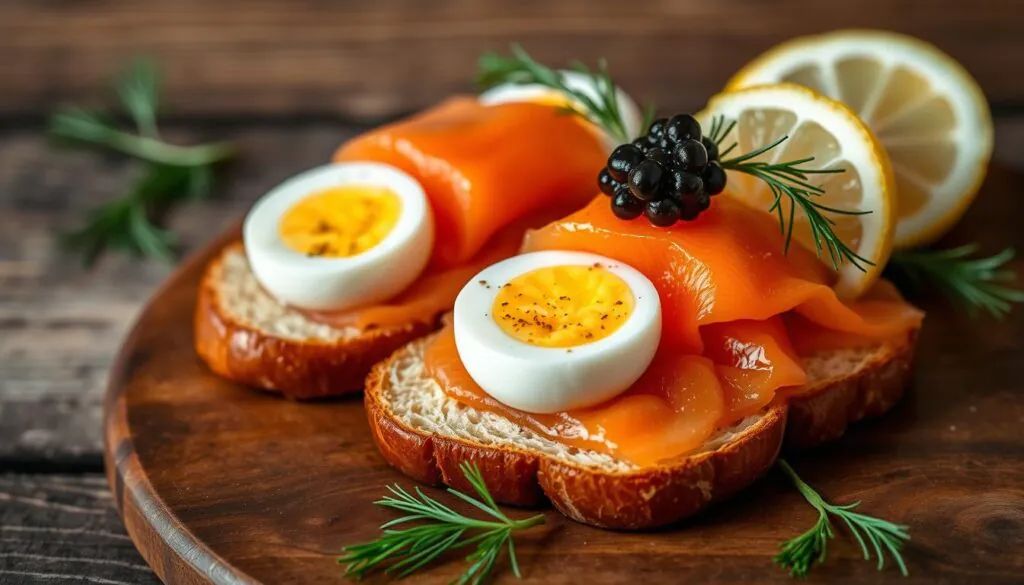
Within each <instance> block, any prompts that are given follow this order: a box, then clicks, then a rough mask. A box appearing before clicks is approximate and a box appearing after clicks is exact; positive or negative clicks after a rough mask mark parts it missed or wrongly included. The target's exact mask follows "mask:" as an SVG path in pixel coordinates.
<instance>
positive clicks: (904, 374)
mask: <svg viewBox="0 0 1024 585" xmlns="http://www.w3.org/2000/svg"><path fill="white" fill-rule="evenodd" d="M917 336H918V330H916V329H915V330H913V331H911V332H910V333H909V334H908V336H907V338H906V340H905V341H904V342H902V343H895V344H890V345H886V346H885V347H883V348H882V349H881V350H880V351H878V352H876V353H875V355H874V356H872V358H871V361H870V362H869V364H868V365H867V366H865V367H862V368H860V369H858V370H856V371H854V372H850V373H848V374H847V375H845V376H843V377H841V378H838V379H831V380H829V381H828V382H827V383H824V384H820V385H819V386H817V387H815V388H812V389H811V390H810V391H808V392H805V393H802V394H800V395H798V396H793V397H792V398H790V399H789V422H788V424H787V425H786V439H785V447H786V449H787V450H799V449H807V448H810V447H814V446H817V445H820V444H822V443H825V442H828V441H832V440H834V439H838V438H839V437H841V436H842V435H843V434H844V433H845V432H846V429H847V427H849V426H850V425H851V424H853V423H855V422H857V421H859V420H861V419H863V418H865V417H869V416H878V415H880V414H882V413H884V412H885V411H887V410H889V409H890V408H892V407H893V406H894V405H895V404H896V403H897V402H898V401H899V399H900V398H902V397H903V393H904V391H905V390H906V388H907V386H909V385H910V382H911V378H912V377H913V369H914V368H913V366H914V353H915V349H916V348H917Z"/></svg>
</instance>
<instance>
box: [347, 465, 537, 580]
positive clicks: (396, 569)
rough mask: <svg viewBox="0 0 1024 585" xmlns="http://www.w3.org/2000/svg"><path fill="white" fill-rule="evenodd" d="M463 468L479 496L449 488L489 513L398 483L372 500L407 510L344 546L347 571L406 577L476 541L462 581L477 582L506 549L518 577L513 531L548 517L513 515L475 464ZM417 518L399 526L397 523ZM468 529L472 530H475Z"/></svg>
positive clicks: (484, 577) (461, 498) (533, 524)
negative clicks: (474, 512)
mask: <svg viewBox="0 0 1024 585" xmlns="http://www.w3.org/2000/svg"><path fill="white" fill-rule="evenodd" d="M459 468H460V469H461V471H462V473H463V475H465V476H466V480H467V481H469V484H470V486H472V488H473V491H475V492H476V495H477V497H473V496H471V495H467V494H464V493H462V492H459V491H457V490H454V489H451V488H449V489H448V493H450V494H452V495H453V496H455V497H456V498H458V499H460V500H462V501H463V502H465V503H467V504H469V505H471V506H473V507H475V508H477V509H479V510H481V511H482V512H484V513H485V514H486V515H487V516H490V518H492V519H493V520H490V519H479V518H472V517H469V516H465V515H463V514H460V513H459V512H456V511H455V510H453V509H452V508H450V507H448V506H445V505H444V504H442V503H441V502H439V501H437V500H435V499H433V498H431V497H430V496H427V495H426V494H424V493H423V492H422V491H421V490H420V489H419V488H416V489H415V495H413V494H410V493H409V492H408V491H406V490H405V489H403V488H402V487H401V486H399V485H397V484H396V485H393V486H389V487H388V491H389V492H390V493H391V495H388V496H385V497H384V498H382V499H380V500H378V501H376V502H374V503H375V504H377V505H378V506H383V507H385V508H392V509H394V510H399V511H401V512H406V513H408V515H407V516H402V517H400V518H396V519H394V520H391V521H389V522H386V523H384V524H383V525H382V526H381V530H382V534H381V536H380V537H378V538H377V539H376V540H372V541H369V542H364V543H361V544H354V545H350V546H346V547H345V549H344V552H345V554H344V555H343V556H342V557H341V558H339V559H338V562H339V563H340V564H344V565H346V568H345V575H346V576H353V577H356V578H362V577H363V576H365V575H367V574H369V573H371V572H373V571H374V570H377V569H382V570H383V571H384V572H385V573H391V574H397V575H398V576H399V577H405V576H407V575H410V574H412V573H414V572H416V571H417V570H419V569H421V568H423V567H424V566H426V565H427V564H429V563H431V562H432V561H434V560H436V559H437V558H438V557H440V556H441V555H442V554H444V553H445V552H447V551H450V550H455V549H459V548H463V547H466V546H470V545H476V548H475V549H474V550H473V552H471V553H469V555H467V556H466V561H467V562H468V563H469V567H467V568H466V570H465V572H464V573H463V574H462V575H461V576H460V577H459V578H458V579H457V580H456V583H459V585H466V584H470V585H479V584H480V583H483V582H484V581H485V580H486V579H487V578H488V576H489V575H490V574H491V572H492V571H493V570H494V565H495V563H496V562H497V560H498V558H499V557H500V556H501V553H502V552H503V551H505V550H507V551H508V558H509V565H510V566H511V567H512V572H513V573H514V574H515V576H516V577H520V572H519V562H518V559H517V558H516V551H515V545H514V544H513V543H512V534H513V533H514V532H518V531H520V530H526V529H528V528H531V527H533V526H537V525H539V524H543V523H544V515H543V514H538V515H536V516H532V517H529V518H524V519H521V520H513V519H512V518H509V517H508V516H507V515H506V514H505V513H504V512H502V511H501V509H500V508H499V507H498V505H497V503H495V501H494V498H493V497H492V496H491V493H490V492H489V491H488V490H487V485H486V484H485V483H484V479H483V475H482V474H481V473H480V469H479V468H478V467H477V466H476V465H475V464H470V463H467V462H463V463H462V464H461V465H460V466H459ZM410 523H415V524H413V525H412V526H409V527H406V528H402V529H399V530H396V529H395V528H394V527H395V526H400V525H407V524H410ZM470 533H473V534H472V535H471V534H470Z"/></svg>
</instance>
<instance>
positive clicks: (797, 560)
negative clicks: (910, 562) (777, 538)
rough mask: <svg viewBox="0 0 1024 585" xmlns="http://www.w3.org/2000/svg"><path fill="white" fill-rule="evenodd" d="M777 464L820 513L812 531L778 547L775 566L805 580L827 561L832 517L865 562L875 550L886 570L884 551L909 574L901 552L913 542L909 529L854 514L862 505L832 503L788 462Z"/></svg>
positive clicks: (880, 565) (879, 564) (858, 503)
mask: <svg viewBox="0 0 1024 585" xmlns="http://www.w3.org/2000/svg"><path fill="white" fill-rule="evenodd" d="M778 465H779V468H780V469H782V471H783V473H785V474H786V476H787V477H789V479H790V480H791V481H792V482H793V484H794V485H796V488H797V490H799V491H800V494H801V495H802V496H803V497H804V499H805V500H807V503H809V504H810V505H811V506H813V507H814V509H815V510H817V511H818V520H817V522H815V523H814V526H812V527H811V528H810V530H808V531H807V532H804V533H803V534H801V535H800V536H797V537H796V538H793V539H791V540H788V541H786V542H784V543H782V544H781V545H780V546H779V553H778V554H777V555H775V557H774V560H775V563H776V564H778V565H779V566H780V567H782V568H784V569H788V570H789V574H790V575H792V576H794V577H804V576H806V575H807V572H808V571H809V570H810V569H811V567H812V566H814V565H815V564H817V563H823V562H825V555H826V551H827V549H828V541H829V540H830V539H832V538H833V537H834V536H835V533H834V531H833V529H832V522H831V520H830V516H831V517H835V518H839V519H840V520H842V521H843V523H844V524H845V525H846V528H847V529H848V530H849V531H850V533H851V534H853V536H854V537H855V538H856V539H857V544H859V545H860V548H861V551H862V552H863V553H864V560H866V561H867V560H870V559H871V556H872V551H874V556H875V557H876V558H877V559H878V565H877V566H878V570H879V571H881V570H882V569H883V568H885V551H888V554H889V556H890V557H892V559H893V560H894V561H895V562H896V565H897V566H898V567H899V569H900V573H902V574H903V576H904V577H906V576H907V575H909V572H908V571H907V565H906V564H905V563H904V562H903V556H902V554H901V553H900V550H901V549H902V547H903V544H904V543H905V542H906V541H908V540H910V535H909V534H907V527H906V526H903V525H900V524H893V523H892V522H889V521H887V520H882V519H881V518H875V517H873V516H868V515H866V514H861V513H859V512H854V511H853V509H854V508H856V507H857V506H859V505H860V502H854V503H852V504H846V505H845V506H837V505H834V504H829V503H828V502H826V501H825V500H824V499H823V498H822V497H821V496H820V495H819V494H818V492H816V491H814V488H812V487H811V486H809V485H807V483H805V482H804V481H803V480H802V479H800V477H799V476H798V475H797V474H796V472H795V471H793V468H792V467H790V466H789V463H787V462H786V461H785V460H783V459H779V461H778ZM865 538H866V539H867V541H868V542H870V543H871V547H872V548H870V549H869V548H868V546H867V543H866V542H865ZM883 548H884V549H885V550H883Z"/></svg>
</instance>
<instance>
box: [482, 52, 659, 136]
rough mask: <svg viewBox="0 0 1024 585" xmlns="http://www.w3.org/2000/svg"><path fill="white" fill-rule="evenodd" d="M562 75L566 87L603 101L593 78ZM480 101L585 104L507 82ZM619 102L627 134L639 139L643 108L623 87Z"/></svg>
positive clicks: (543, 89)
mask: <svg viewBox="0 0 1024 585" xmlns="http://www.w3.org/2000/svg"><path fill="white" fill-rule="evenodd" d="M559 73H560V74H561V75H562V78H563V79H564V80H565V85H566V86H567V87H569V88H570V89H573V90H575V91H578V92H580V93H582V94H584V95H586V96H587V97H589V98H590V99H592V100H597V99H598V98H599V96H600V90H599V88H598V87H597V86H596V85H595V83H594V78H593V77H591V76H589V75H584V74H582V73H580V72H578V71H559ZM479 99H480V103H482V104H484V105H492V106H493V105H498V104H507V103H512V102H533V103H540V104H550V105H556V106H564V105H568V106H572V107H574V108H577V109H580V110H582V109H583V108H584V105H583V104H581V103H579V101H578V100H573V99H570V98H569V96H566V95H565V94H563V93H561V92H559V91H557V90H554V89H551V88H550V87H545V86H543V85H538V84H533V83H528V84H516V83H503V84H501V85H497V86H494V87H492V88H491V89H488V90H487V91H485V92H483V93H481V94H480V97H479ZM615 99H616V102H617V104H618V108H619V113H620V114H621V115H622V121H623V123H624V125H625V127H626V132H627V133H628V134H629V135H630V136H631V137H633V136H639V135H640V134H641V133H642V132H643V130H644V129H643V128H641V125H642V124H643V114H642V113H641V112H640V108H639V107H638V106H637V105H636V102H635V101H633V98H631V97H629V94H627V93H626V92H624V91H622V89H621V88H618V87H616V88H615ZM602 134H603V133H602ZM602 138H603V140H604V142H605V144H606V145H607V146H608V149H609V150H611V149H612V148H615V146H616V145H617V144H616V142H615V140H614V139H613V138H612V137H610V136H607V135H603V136H602Z"/></svg>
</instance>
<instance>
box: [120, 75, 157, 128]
mask: <svg viewBox="0 0 1024 585" xmlns="http://www.w3.org/2000/svg"><path fill="white" fill-rule="evenodd" d="M159 92H160V87H159V76H158V74H157V71H156V66H155V65H154V64H153V62H152V61H150V60H148V59H143V58H136V59H135V60H134V61H132V64H131V67H130V68H129V69H128V70H127V71H125V72H124V73H122V74H121V77H120V79H119V80H118V84H117V95H118V97H120V98H121V104H122V105H123V106H124V108H125V109H126V110H128V112H129V113H130V114H131V116H132V119H133V120H135V125H136V127H137V128H138V130H139V134H141V135H143V136H146V137H149V138H156V137H157V136H158V133H157V128H156V111H157V106H158V97H159Z"/></svg>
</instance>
